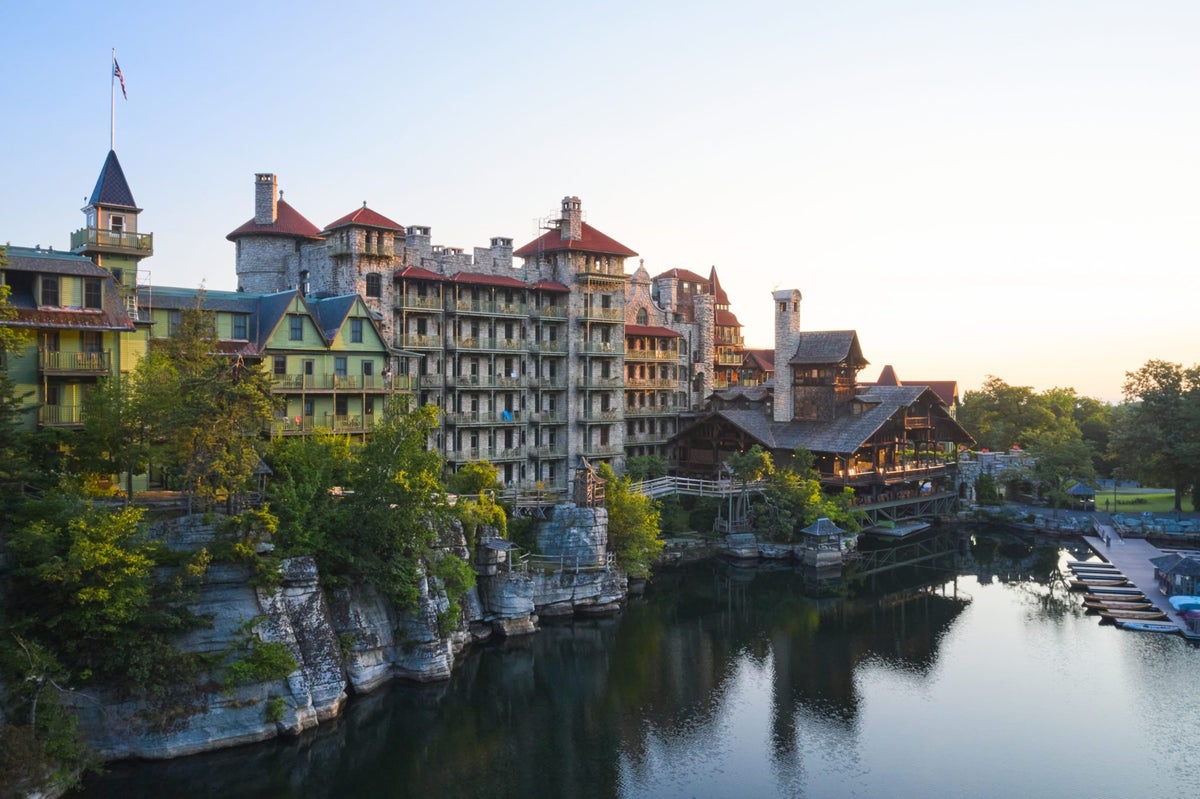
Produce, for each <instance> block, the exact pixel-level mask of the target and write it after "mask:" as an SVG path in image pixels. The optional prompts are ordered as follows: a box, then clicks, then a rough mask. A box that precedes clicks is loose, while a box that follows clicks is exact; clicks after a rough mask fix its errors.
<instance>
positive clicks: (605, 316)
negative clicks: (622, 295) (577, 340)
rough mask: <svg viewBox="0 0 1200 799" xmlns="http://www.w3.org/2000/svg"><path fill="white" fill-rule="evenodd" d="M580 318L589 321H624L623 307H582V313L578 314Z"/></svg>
mask: <svg viewBox="0 0 1200 799" xmlns="http://www.w3.org/2000/svg"><path fill="white" fill-rule="evenodd" d="M579 318H580V319H584V320H587V321H590V322H622V323H623V322H624V321H625V309H624V308H594V307H589V308H584V309H583V313H582V314H580V315H579Z"/></svg>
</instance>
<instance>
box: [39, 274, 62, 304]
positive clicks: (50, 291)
mask: <svg viewBox="0 0 1200 799" xmlns="http://www.w3.org/2000/svg"><path fill="white" fill-rule="evenodd" d="M58 304H59V302H58V278H57V277H53V276H51V275H44V276H43V277H42V305H58Z"/></svg>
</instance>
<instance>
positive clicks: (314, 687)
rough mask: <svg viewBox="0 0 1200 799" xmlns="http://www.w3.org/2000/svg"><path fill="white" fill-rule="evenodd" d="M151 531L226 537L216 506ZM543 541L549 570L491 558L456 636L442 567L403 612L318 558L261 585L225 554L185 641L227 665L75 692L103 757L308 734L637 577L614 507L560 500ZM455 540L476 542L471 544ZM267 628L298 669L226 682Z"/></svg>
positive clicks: (84, 725)
mask: <svg viewBox="0 0 1200 799" xmlns="http://www.w3.org/2000/svg"><path fill="white" fill-rule="evenodd" d="M151 534H152V535H153V536H154V537H156V538H158V539H159V540H161V541H163V542H164V543H165V544H166V545H167V546H168V547H170V548H172V549H176V550H182V551H195V550H198V549H199V548H201V547H212V545H213V544H214V543H216V540H217V536H216V532H215V525H214V522H213V520H212V519H211V518H209V517H203V516H191V517H187V518H185V519H179V520H174V521H172V522H167V523H162V524H159V525H157V526H156V527H155V528H154V529H153V530H152V531H151ZM455 536H457V537H455ZM451 538H455V541H459V539H461V531H451ZM539 541H540V542H541V547H542V551H543V553H546V555H547V556H548V557H547V558H544V559H543V562H542V563H541V564H540V565H541V567H542V568H538V564H536V563H535V564H533V565H531V566H522V567H520V568H514V564H513V563H512V562H511V561H510V560H509V556H510V554H511V549H508V550H504V551H502V552H500V553H499V554H493V555H489V556H487V558H486V559H485V560H486V563H485V566H486V567H485V568H481V569H480V571H482V572H483V575H481V576H480V577H479V579H478V584H477V587H476V588H475V589H472V590H471V591H470V592H469V593H468V595H467V596H466V597H465V599H464V600H463V602H462V605H463V619H462V621H463V624H462V625H461V626H460V627H459V628H458V629H455V630H453V631H451V632H449V633H448V634H447V633H444V632H443V626H444V622H445V618H444V617H445V613H446V611H447V610H448V608H449V602H448V600H447V598H446V596H445V593H444V591H442V589H441V587H440V585H439V584H438V581H437V580H435V579H434V578H432V577H430V576H428V575H426V576H424V577H422V579H421V580H420V581H419V585H418V593H419V601H418V603H417V605H416V607H415V609H413V610H411V611H407V612H399V611H397V609H396V608H395V607H394V606H393V605H392V603H391V602H389V601H388V600H387V598H386V597H384V596H382V595H381V594H379V593H378V592H377V591H375V590H373V589H371V588H370V587H368V586H364V585H350V586H345V587H340V588H337V589H335V590H332V591H328V592H327V591H325V590H323V589H322V587H321V585H320V579H319V573H318V569H317V565H316V563H315V561H313V560H312V559H311V558H307V557H301V558H291V559H285V560H283V561H282V564H281V572H280V577H281V579H280V582H279V585H278V587H274V588H261V587H257V588H256V587H255V586H254V585H253V583H252V574H251V570H250V568H249V567H248V566H246V565H243V564H231V563H220V564H214V565H212V566H211V567H210V568H209V570H208V573H207V575H206V578H205V580H204V582H203V584H202V586H201V587H200V590H199V595H198V597H197V599H196V601H195V602H194V604H193V605H192V610H193V612H194V613H196V614H197V615H198V616H201V617H204V618H206V619H208V620H209V622H210V623H209V624H208V625H207V626H205V627H203V628H201V629H197V630H193V631H191V632H189V633H187V634H186V635H183V636H181V637H180V639H179V640H178V641H177V642H176V645H177V647H178V648H179V649H180V650H181V651H183V652H187V653H195V654H199V655H203V656H206V659H207V660H208V661H209V662H213V663H216V664H218V665H217V666H216V667H215V670H214V671H213V673H212V674H210V675H207V676H206V677H205V678H204V679H203V680H202V681H201V684H198V685H192V684H187V685H183V684H181V685H178V686H175V687H174V689H173V690H172V691H170V692H168V693H169V694H170V695H169V696H165V697H156V698H154V699H153V700H150V699H146V698H136V697H128V696H122V695H118V694H117V693H115V692H111V691H103V690H93V691H87V692H83V693H79V694H75V695H73V696H71V697H68V698H67V703H68V704H69V705H71V706H72V707H74V709H75V710H76V711H77V714H78V717H79V729H80V731H81V733H82V735H83V737H84V739H85V740H87V741H88V743H89V744H90V745H91V746H92V747H93V748H94V749H95V751H96V752H97V754H98V755H99V756H100V757H101V758H103V759H107V760H114V759H121V758H129V757H142V758H170V757H177V756H180V755H186V754H192V753H196V752H203V751H208V750H212V749H219V748H222V747H227V746H233V745H237V744H243V743H251V742H255V741H263V740H267V739H269V738H273V737H276V736H279V735H295V734H298V733H300V732H302V731H304V730H306V729H310V728H312V727H315V726H317V725H318V724H320V723H321V722H323V721H326V720H328V719H330V718H333V717H335V716H336V715H337V714H338V713H339V712H340V710H341V708H342V706H343V704H344V702H345V701H346V698H347V695H348V694H349V693H352V692H353V693H365V692H369V691H372V690H374V689H375V688H377V687H379V686H380V685H382V684H383V683H385V682H387V681H388V680H391V679H395V678H402V679H408V680H415V681H419V682H435V681H439V680H445V679H448V678H449V677H450V675H451V672H452V670H453V668H454V665H455V662H456V660H457V658H458V657H459V655H460V654H461V653H462V651H463V649H464V648H465V647H466V646H468V645H469V644H470V643H471V642H473V641H478V640H481V639H484V638H486V637H488V636H489V635H491V634H492V633H495V634H498V635H501V636H516V635H527V634H530V633H533V632H536V631H537V629H538V619H539V617H540V616H562V615H567V614H573V613H590V612H611V611H613V610H616V609H619V607H620V603H621V601H622V600H623V598H624V596H625V591H626V587H627V586H626V581H625V577H624V575H623V574H622V573H620V572H619V571H616V570H614V569H611V565H610V564H609V563H608V561H607V560H606V549H607V515H606V513H605V511H604V509H603V508H576V507H575V506H574V505H564V506H559V507H558V508H556V509H555V512H554V514H553V519H551V520H550V521H549V522H547V523H545V524H544V525H543V529H542V531H541V533H540V534H539ZM459 543H461V542H459ZM501 549H503V547H501ZM448 552H452V553H455V554H457V555H458V556H460V557H461V556H465V553H466V551H465V549H464V548H462V546H460V545H458V544H456V545H455V546H452V547H450V548H449V549H448ZM550 556H552V557H550ZM552 558H557V563H554V562H551V560H552ZM164 576H166V575H164ZM255 640H257V641H261V642H269V643H278V644H282V645H283V646H284V647H285V648H286V649H287V651H288V653H289V654H290V655H291V657H292V659H293V660H294V661H295V663H296V669H295V670H294V671H293V672H292V673H291V674H289V675H287V676H286V677H285V678H282V679H278V680H268V681H264V682H256V683H251V684H242V685H226V684H224V683H223V681H222V676H223V675H224V674H225V673H226V671H225V670H224V668H223V667H224V666H226V665H227V664H228V663H230V662H231V661H232V660H234V659H235V658H237V657H240V656H241V653H245V652H246V651H247V648H248V647H250V646H251V645H252V643H253V642H254V641H255Z"/></svg>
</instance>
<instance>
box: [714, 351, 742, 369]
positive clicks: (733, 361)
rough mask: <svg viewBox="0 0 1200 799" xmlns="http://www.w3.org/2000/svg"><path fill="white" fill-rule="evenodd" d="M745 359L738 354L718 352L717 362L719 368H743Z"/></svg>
mask: <svg viewBox="0 0 1200 799" xmlns="http://www.w3.org/2000/svg"><path fill="white" fill-rule="evenodd" d="M744 360H745V358H744V357H743V356H742V355H741V354H740V353H736V352H727V351H718V352H717V357H716V362H717V366H741V365H742V361H744Z"/></svg>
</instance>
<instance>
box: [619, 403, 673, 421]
mask: <svg viewBox="0 0 1200 799" xmlns="http://www.w3.org/2000/svg"><path fill="white" fill-rule="evenodd" d="M678 414H679V408H678V406H675V405H644V406H638V407H636V408H630V407H628V406H626V408H625V418H627V419H628V418H629V417H631V416H635V417H645V416H676V415H678Z"/></svg>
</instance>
